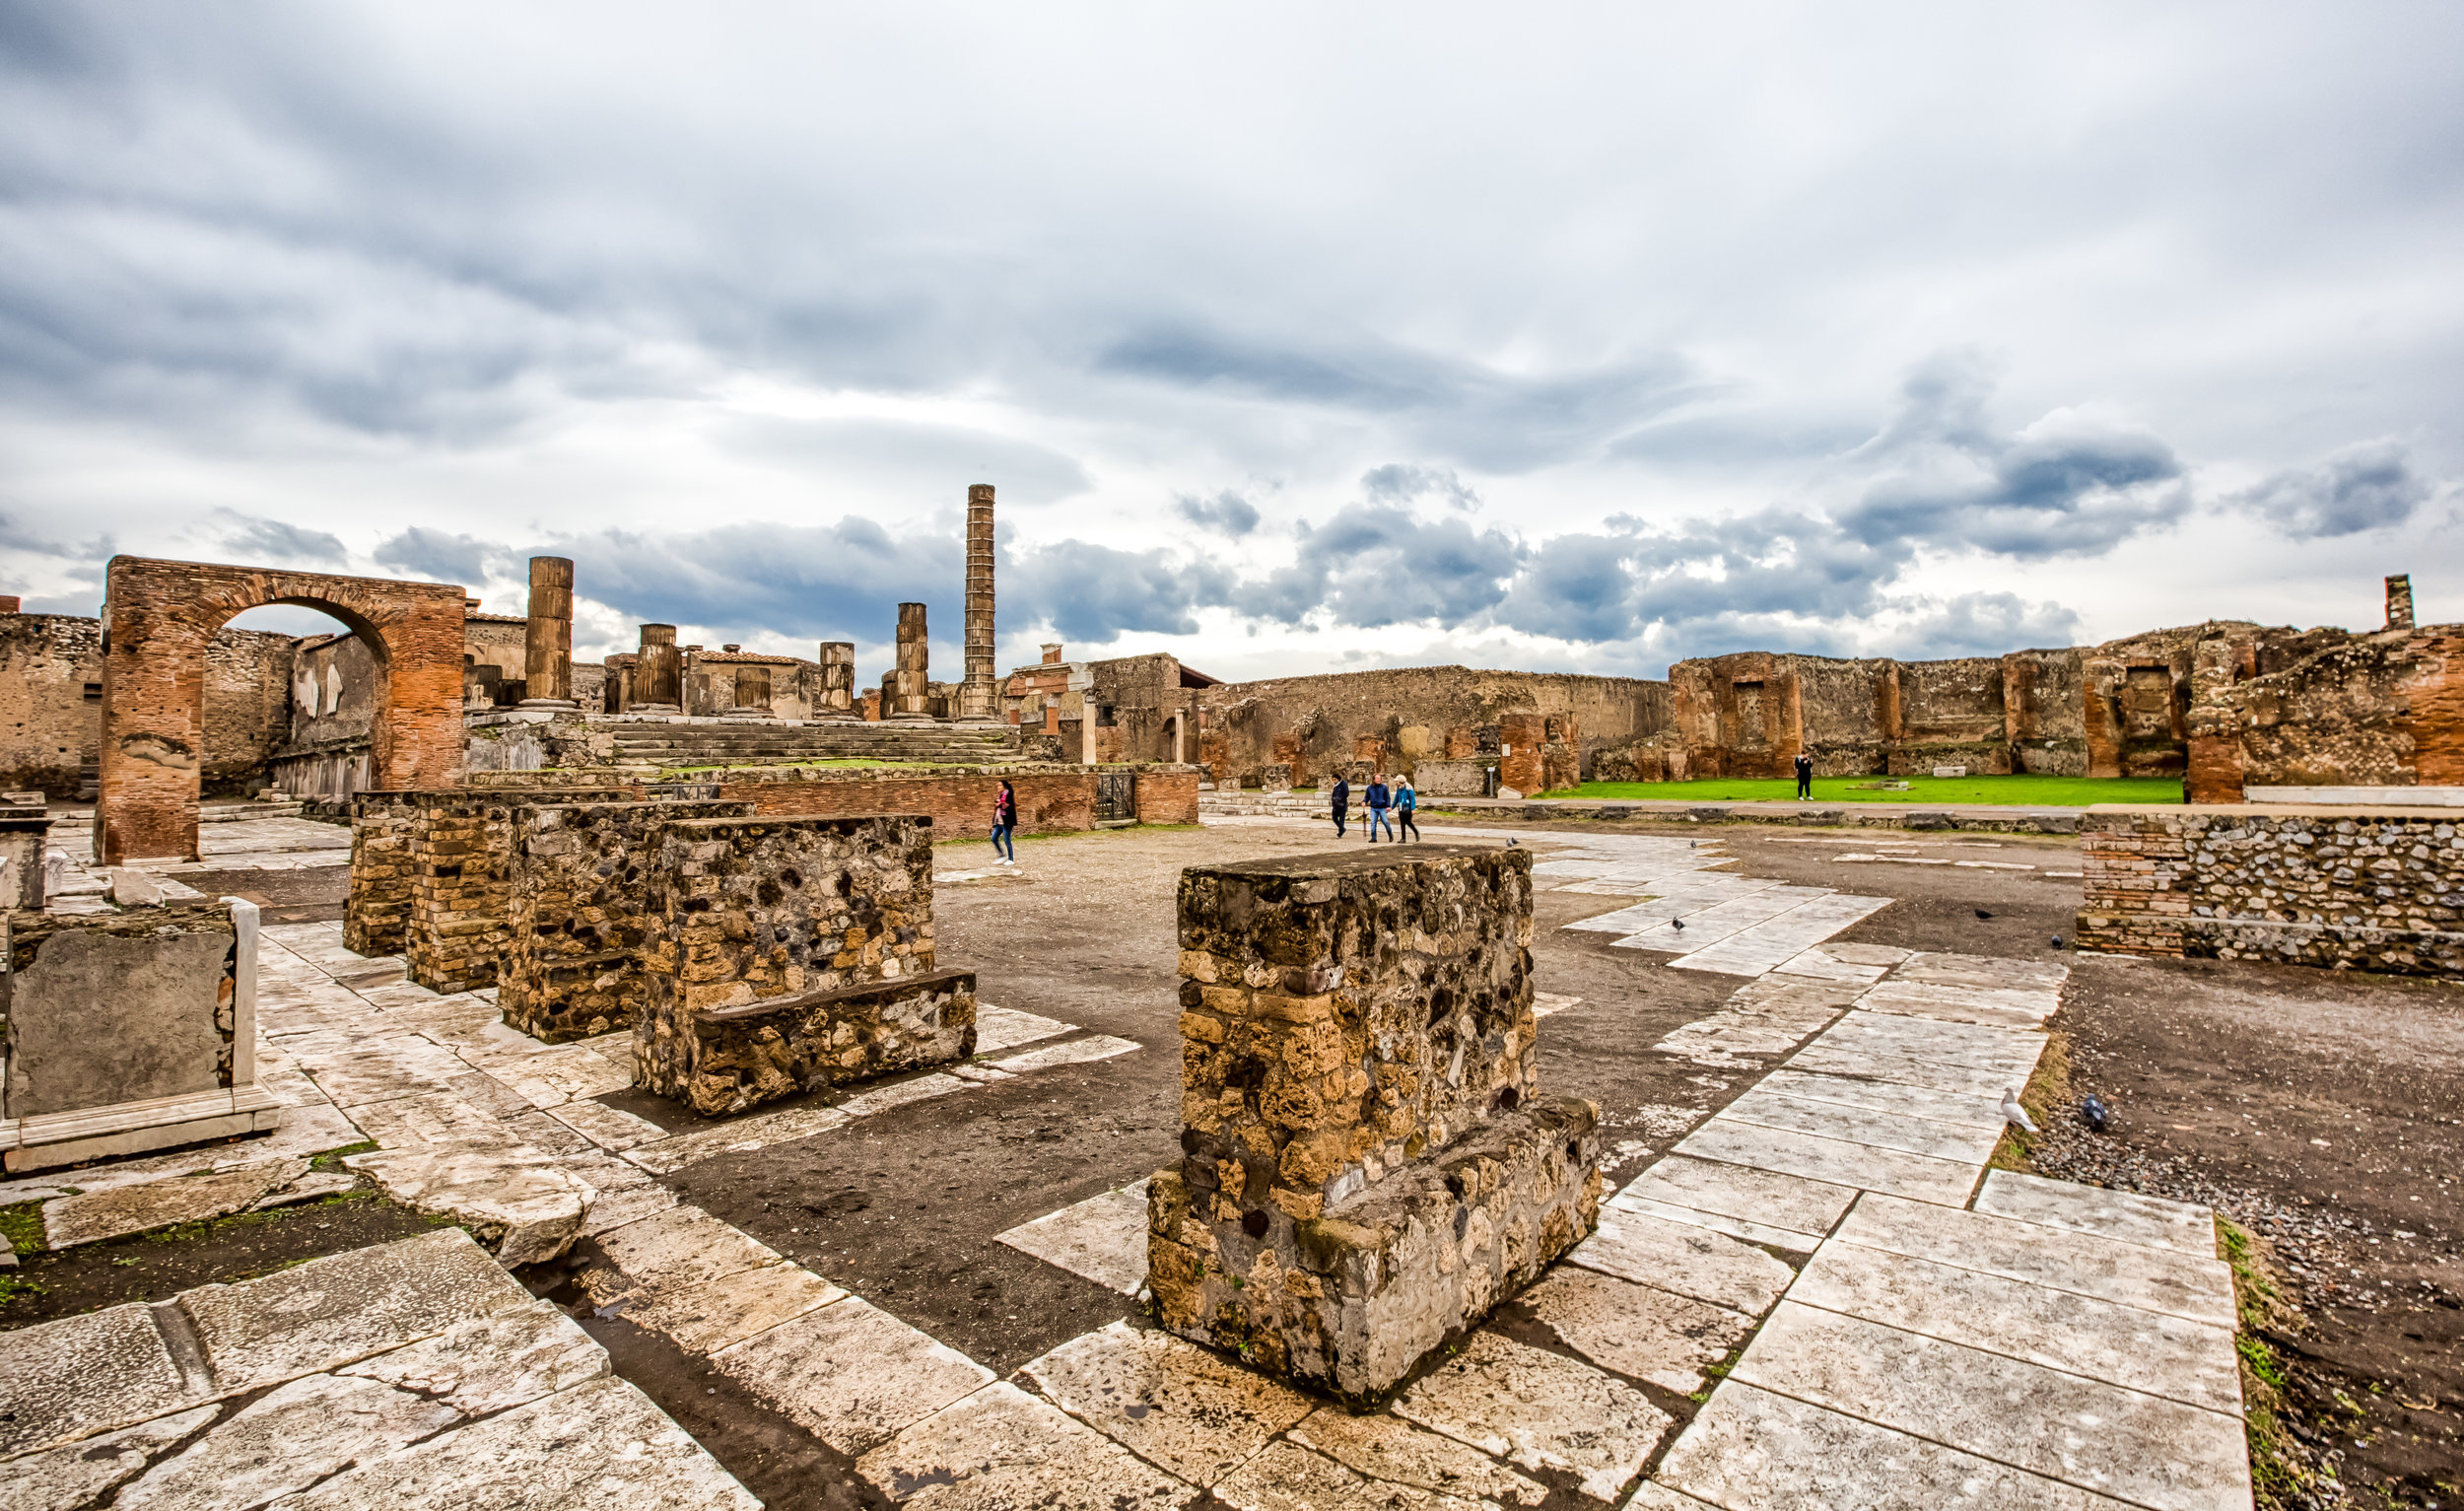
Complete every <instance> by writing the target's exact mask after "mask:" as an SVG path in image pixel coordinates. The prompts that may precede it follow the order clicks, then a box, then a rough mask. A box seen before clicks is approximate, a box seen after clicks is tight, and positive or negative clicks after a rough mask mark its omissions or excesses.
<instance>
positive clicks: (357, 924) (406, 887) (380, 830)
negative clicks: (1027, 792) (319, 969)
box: [342, 791, 426, 956]
mask: <svg viewBox="0 0 2464 1511" xmlns="http://www.w3.org/2000/svg"><path fill="white" fill-rule="evenodd" d="M423 795H426V794H423V793H419V792H373V791H372V792H361V793H359V794H357V795H356V796H355V797H353V798H352V800H351V890H350V895H349V898H348V900H347V901H346V902H345V903H344V904H343V910H342V947H343V948H345V949H347V950H351V951H353V952H354V953H356V954H362V955H371V956H378V955H398V954H400V953H402V951H403V948H404V946H405V945H406V944H407V943H408V942H409V940H410V921H411V892H412V887H411V874H412V865H411V830H412V829H413V828H414V827H415V826H416V825H417V823H418V822H419V802H420V798H421V797H422V796H423Z"/></svg>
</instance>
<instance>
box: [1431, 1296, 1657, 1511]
mask: <svg viewBox="0 0 2464 1511" xmlns="http://www.w3.org/2000/svg"><path fill="white" fill-rule="evenodd" d="M1395 1414H1396V1415H1398V1416H1401V1417H1403V1418H1405V1419H1407V1420H1410V1421H1415V1422H1418V1423H1419V1424H1420V1425H1422V1426H1424V1427H1427V1428H1430V1429H1431V1430H1433V1431H1437V1432H1442V1433H1444V1434H1446V1436H1448V1437H1451V1438H1453V1439H1455V1440H1456V1441H1458V1442H1463V1443H1469V1444H1471V1445H1472V1447H1474V1448H1477V1449H1479V1450H1480V1451H1481V1452H1483V1453H1489V1454H1494V1455H1496V1456H1497V1457H1499V1458H1501V1459H1506V1460H1509V1461H1510V1462H1512V1463H1515V1464H1520V1465H1522V1466H1523V1467H1524V1468H1526V1469H1549V1470H1562V1471H1565V1472H1567V1473H1569V1474H1572V1475H1574V1476H1576V1477H1578V1478H1579V1480H1580V1482H1581V1488H1582V1491H1583V1493H1584V1494H1586V1495H1588V1496H1590V1497H1592V1498H1593V1499H1594V1500H1601V1501H1613V1500H1615V1499H1616V1498H1617V1497H1618V1496H1619V1495H1620V1494H1622V1493H1623V1492H1624V1490H1625V1486H1626V1484H1627V1483H1628V1482H1629V1481H1631V1480H1632V1479H1633V1478H1634V1477H1635V1476H1636V1475H1638V1474H1640V1473H1641V1472H1642V1468H1643V1465H1644V1463H1645V1462H1646V1461H1647V1460H1648V1459H1650V1457H1651V1455H1652V1452H1653V1451H1654V1450H1655V1449H1657V1448H1658V1447H1659V1446H1660V1439H1661V1438H1662V1436H1663V1435H1665V1434H1666V1433H1667V1431H1668V1429H1669V1428H1670V1426H1671V1425H1673V1423H1674V1419H1673V1418H1672V1417H1671V1416H1670V1415H1669V1414H1668V1413H1667V1412H1666V1411H1663V1410H1661V1409H1660V1408H1658V1407H1655V1406H1653V1405H1652V1404H1651V1402H1650V1401H1649V1399H1647V1398H1646V1397H1645V1396H1644V1395H1643V1394H1642V1393H1641V1392H1640V1391H1637V1390H1635V1389H1634V1388H1633V1387H1632V1386H1630V1385H1626V1384H1624V1383H1623V1382H1622V1381H1618V1380H1613V1379H1611V1378H1609V1377H1608V1375H1605V1374H1602V1373H1601V1372H1600V1371H1599V1370H1596V1369H1593V1368H1592V1367H1590V1366H1589V1365H1586V1364H1580V1363H1577V1362H1576V1361H1574V1360H1573V1359H1569V1358H1563V1357H1560V1356H1559V1355H1557V1354H1553V1353H1542V1352H1541V1351H1540V1350H1539V1349H1537V1348H1529V1347H1526V1346H1524V1345H1523V1344H1521V1343H1518V1342H1514V1341H1512V1340H1511V1339H1504V1338H1500V1337H1498V1336H1497V1335H1496V1334H1494V1333H1486V1332H1481V1333H1474V1334H1472V1337H1471V1339H1470V1340H1469V1341H1467V1342H1466V1343H1465V1344H1464V1347H1463V1351H1462V1352H1460V1353H1458V1354H1456V1355H1455V1356H1454V1357H1452V1358H1450V1359H1448V1360H1447V1361H1446V1362H1445V1363H1443V1364H1441V1365H1439V1366H1438V1367H1437V1368H1436V1369H1434V1370H1432V1371H1430V1372H1429V1373H1428V1374H1426V1375H1423V1376H1422V1377H1421V1378H1420V1379H1418V1380H1417V1381H1415V1382H1413V1383H1412V1385H1411V1387H1410V1388H1409V1389H1408V1390H1406V1391H1404V1392H1403V1395H1402V1396H1401V1397H1399V1398H1398V1399H1397V1400H1396V1402H1395Z"/></svg>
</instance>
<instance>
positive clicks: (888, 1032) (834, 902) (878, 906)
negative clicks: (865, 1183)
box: [634, 817, 976, 1117]
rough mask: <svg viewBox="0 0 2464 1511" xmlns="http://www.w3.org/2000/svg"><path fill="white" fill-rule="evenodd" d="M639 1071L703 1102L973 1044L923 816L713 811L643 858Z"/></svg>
mask: <svg viewBox="0 0 2464 1511" xmlns="http://www.w3.org/2000/svg"><path fill="white" fill-rule="evenodd" d="M648 862H649V863H648V864H647V865H646V867H645V869H646V871H647V873H648V874H647V877H646V879H647V882H648V885H649V893H648V896H647V898H646V902H645V912H646V925H645V927H646V928H647V929H649V930H650V947H649V948H648V949H647V950H646V951H645V952H644V955H643V966H644V970H645V972H646V973H647V975H648V978H649V983H650V990H649V992H648V994H647V995H646V996H645V997H644V1001H643V1011H642V1016H641V1018H640V1020H639V1021H638V1022H637V1023H636V1024H635V1026H634V1058H635V1063H636V1066H637V1069H638V1071H639V1074H640V1083H641V1084H642V1085H643V1086H645V1087H647V1088H649V1089H650V1090H651V1091H653V1092H655V1093H657V1094H658V1095H661V1096H668V1097H674V1098H676V1099H677V1100H679V1101H682V1102H684V1103H686V1104H687V1105H689V1106H691V1107H692V1108H693V1110H694V1111H696V1112H698V1113H701V1114H702V1115H704V1116H706V1117H711V1116H719V1115H723V1114H728V1113H738V1112H743V1111H745V1110H746V1109H747V1108H750V1107H754V1106H758V1105H759V1104H761V1103H763V1102H767V1101H773V1100H776V1099H777V1098H780V1097H785V1096H792V1095H795V1094H797V1093H799V1092H804V1091H810V1090H815V1089H818V1088H820V1087H823V1086H832V1085H838V1084H842V1083H844V1082H847V1081H854V1080H862V1079H865V1078H867V1077H870V1076H875V1075H883V1074H887V1073H889V1072H891V1071H896V1070H908V1069H915V1068H919V1067H921V1066H924V1065H942V1064H946V1063H948V1062H951V1061H955V1060H963V1059H965V1058H966V1057H968V1056H969V1055H972V1054H974V1053H975V1043H976V1030H975V1022H976V1002H975V977H974V975H973V974H972V973H970V972H965V971H936V970H935V969H934V968H933V959H932V827H931V820H930V819H925V818H891V817H882V818H701V819H682V820H678V821H675V822H671V823H668V824H666V825H664V826H662V827H661V828H660V830H659V832H658V843H657V846H656V849H655V853H654V854H653V855H651V856H650V857H649V858H648Z"/></svg>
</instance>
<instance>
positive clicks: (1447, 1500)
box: [1214, 1443, 1479, 1511]
mask: <svg viewBox="0 0 2464 1511" xmlns="http://www.w3.org/2000/svg"><path fill="white" fill-rule="evenodd" d="M1214 1492H1215V1495H1214V1498H1215V1500H1216V1501H1217V1502H1218V1503H1220V1504H1222V1505H1225V1506H1229V1507H1231V1508H1232V1511H1479V1503H1478V1502H1476V1501H1468V1500H1458V1499H1456V1498H1455V1497H1454V1496H1451V1495H1439V1494H1432V1493H1430V1492H1429V1491H1427V1490H1423V1489H1420V1488H1417V1487H1416V1486H1412V1485H1403V1484H1388V1483H1385V1482H1383V1481H1380V1480H1376V1479H1370V1478H1367V1477H1364V1476H1361V1475H1356V1474H1354V1473H1353V1472H1352V1471H1350V1470H1348V1469H1346V1468H1344V1467H1343V1466H1342V1465H1340V1464H1337V1463H1335V1461H1334V1460H1333V1459H1330V1458H1327V1457H1326V1456H1325V1455H1323V1454H1316V1453H1312V1452H1310V1451H1309V1450H1308V1449H1306V1448H1303V1447H1301V1446H1300V1445H1299V1444H1297V1443H1273V1444H1270V1445H1268V1446H1267V1448H1266V1452H1264V1453H1262V1454H1260V1455H1259V1456H1258V1457H1257V1458H1256V1459H1254V1460H1252V1461H1250V1463H1248V1464H1247V1465H1245V1466H1243V1468H1242V1469H1241V1471H1240V1473H1238V1474H1236V1475H1233V1476H1232V1477H1229V1478H1227V1479H1224V1480H1223V1481H1221V1482H1220V1483H1218V1484H1217V1485H1215V1487H1214Z"/></svg>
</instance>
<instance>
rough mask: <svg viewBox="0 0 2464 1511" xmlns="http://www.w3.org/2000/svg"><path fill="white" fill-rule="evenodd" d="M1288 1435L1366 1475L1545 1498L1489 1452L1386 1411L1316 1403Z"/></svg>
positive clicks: (1487, 1500)
mask: <svg viewBox="0 0 2464 1511" xmlns="http://www.w3.org/2000/svg"><path fill="white" fill-rule="evenodd" d="M1289 1436H1290V1437H1291V1439H1292V1441H1293V1442H1295V1443H1299V1444H1300V1445H1302V1446H1303V1447H1306V1448H1314V1449H1316V1450H1317V1451H1318V1452H1320V1453H1322V1454H1324V1455H1326V1456H1327V1457H1328V1458H1330V1459H1333V1460H1334V1461H1335V1463H1337V1464H1340V1465H1342V1466H1343V1467H1344V1468H1345V1469H1348V1470H1351V1471H1352V1472H1354V1473H1355V1474H1358V1475H1362V1476H1364V1477H1368V1478H1370V1479H1376V1480H1383V1481H1385V1482H1387V1483H1391V1484H1403V1485H1410V1486H1412V1487H1414V1488H1417V1489H1423V1490H1434V1491H1436V1492H1437V1493H1438V1494H1441V1495H1446V1496H1451V1497H1455V1498H1458V1499H1463V1500H1471V1501H1475V1502H1479V1503H1482V1504H1486V1505H1494V1506H1501V1507H1502V1506H1515V1505H1525V1506H1537V1505H1539V1504H1540V1502H1541V1501H1543V1500H1545V1499H1547V1498H1548V1487H1547V1486H1546V1485H1543V1484H1541V1483H1540V1482H1539V1481H1537V1480H1532V1479H1526V1478H1524V1477H1522V1476H1521V1475H1518V1474H1516V1473H1515V1472H1514V1471H1513V1470H1510V1469H1508V1468H1506V1467H1505V1466H1504V1465H1502V1464H1499V1463H1498V1462H1497V1461H1496V1460H1494V1459H1492V1458H1490V1457H1489V1456H1488V1455H1486V1454H1484V1453H1479V1452H1477V1451H1475V1450H1473V1449H1471V1448H1467V1447H1466V1446H1464V1445H1463V1444H1461V1443H1458V1442H1456V1441H1455V1440H1454V1439H1453V1438H1450V1437H1441V1436H1439V1435H1438V1434H1437V1433H1434V1432H1430V1431H1427V1430H1425V1429H1423V1428H1419V1427H1415V1426H1413V1425H1412V1424H1411V1423H1409V1422H1407V1421H1404V1420H1403V1418H1402V1417H1400V1416H1391V1415H1388V1414H1386V1413H1385V1412H1373V1413H1371V1414H1369V1415H1366V1416H1354V1415H1353V1414H1352V1413H1351V1412H1349V1411H1346V1410H1344V1409H1343V1408H1340V1407H1320V1408H1318V1409H1317V1410H1315V1411H1312V1412H1310V1413H1309V1415H1308V1417H1307V1418H1306V1419H1305V1420H1303V1421H1302V1422H1301V1423H1300V1425H1298V1426H1296V1427H1294V1428H1293V1429H1292V1430H1291V1432H1290V1434H1289Z"/></svg>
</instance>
